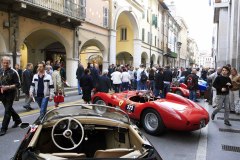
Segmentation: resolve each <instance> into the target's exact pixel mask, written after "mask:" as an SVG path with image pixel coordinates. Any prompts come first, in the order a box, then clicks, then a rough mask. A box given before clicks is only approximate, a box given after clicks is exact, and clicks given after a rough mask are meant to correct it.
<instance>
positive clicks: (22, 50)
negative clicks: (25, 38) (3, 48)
mask: <svg viewBox="0 0 240 160" xmlns="http://www.w3.org/2000/svg"><path fill="white" fill-rule="evenodd" d="M20 53H21V58H20V67H21V68H22V69H24V68H25V67H26V65H27V63H28V54H27V53H28V51H27V46H26V45H25V44H22V45H21V47H20Z"/></svg>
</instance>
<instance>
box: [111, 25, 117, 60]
mask: <svg viewBox="0 0 240 160" xmlns="http://www.w3.org/2000/svg"><path fill="white" fill-rule="evenodd" d="M116 43H117V36H116V30H111V31H110V47H109V48H110V52H109V57H110V59H109V61H110V64H116V55H117V53H116V52H117V48H116Z"/></svg>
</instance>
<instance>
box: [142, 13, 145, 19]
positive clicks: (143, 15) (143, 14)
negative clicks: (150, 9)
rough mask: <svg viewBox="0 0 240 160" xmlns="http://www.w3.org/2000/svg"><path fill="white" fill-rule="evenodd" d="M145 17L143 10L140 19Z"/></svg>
mask: <svg viewBox="0 0 240 160" xmlns="http://www.w3.org/2000/svg"><path fill="white" fill-rule="evenodd" d="M144 18H145V13H144V11H143V12H142V19H144Z"/></svg>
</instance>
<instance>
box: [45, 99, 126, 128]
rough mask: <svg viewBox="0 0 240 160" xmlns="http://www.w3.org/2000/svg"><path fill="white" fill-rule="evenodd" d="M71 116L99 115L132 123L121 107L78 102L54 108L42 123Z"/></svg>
mask: <svg viewBox="0 0 240 160" xmlns="http://www.w3.org/2000/svg"><path fill="white" fill-rule="evenodd" d="M99 110H101V112H99ZM69 116H70V117H74V116H97V117H103V118H108V119H112V120H117V121H121V122H124V123H128V124H130V119H129V117H128V115H127V114H126V113H125V112H124V111H122V110H121V109H119V108H115V107H110V106H104V105H98V104H78V105H71V106H64V107H59V108H55V109H52V110H50V111H48V112H47V113H46V115H45V116H44V118H43V119H42V123H44V122H46V121H50V120H54V119H59V118H63V117H69Z"/></svg>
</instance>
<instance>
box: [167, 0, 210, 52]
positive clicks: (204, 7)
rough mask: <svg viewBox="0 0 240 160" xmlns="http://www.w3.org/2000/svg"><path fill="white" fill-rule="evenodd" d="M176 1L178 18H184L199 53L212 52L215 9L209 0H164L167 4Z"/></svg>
mask: <svg viewBox="0 0 240 160" xmlns="http://www.w3.org/2000/svg"><path fill="white" fill-rule="evenodd" d="M171 1H174V3H175V5H176V13H177V16H181V17H183V18H184V20H185V22H186V23H187V25H188V30H189V36H190V37H192V38H194V39H195V40H196V42H197V44H198V48H199V51H207V52H210V51H211V47H212V42H211V41H212V31H213V8H212V6H209V0H164V2H165V3H166V4H168V3H169V2H171Z"/></svg>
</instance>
